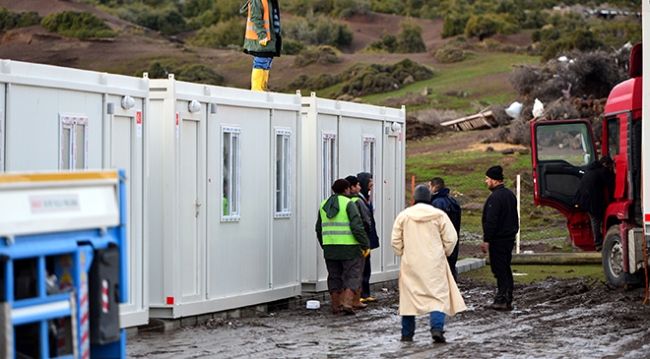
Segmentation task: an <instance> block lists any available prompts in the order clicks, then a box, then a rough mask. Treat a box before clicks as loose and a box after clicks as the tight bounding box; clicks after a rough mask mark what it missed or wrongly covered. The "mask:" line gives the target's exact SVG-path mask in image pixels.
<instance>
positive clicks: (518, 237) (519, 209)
mask: <svg viewBox="0 0 650 359" xmlns="http://www.w3.org/2000/svg"><path fill="white" fill-rule="evenodd" d="M517 221H518V225H519V230H518V231H517V236H516V237H515V238H516V239H517V252H516V253H517V254H519V245H520V243H521V175H517Z"/></svg>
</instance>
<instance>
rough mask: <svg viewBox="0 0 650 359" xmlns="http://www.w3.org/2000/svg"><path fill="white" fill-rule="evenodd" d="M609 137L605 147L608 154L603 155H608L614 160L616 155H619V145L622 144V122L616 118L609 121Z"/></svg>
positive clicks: (606, 139) (606, 138)
mask: <svg viewBox="0 0 650 359" xmlns="http://www.w3.org/2000/svg"><path fill="white" fill-rule="evenodd" d="M606 121H607V136H606V137H605V141H607V143H605V144H604V145H605V147H604V148H606V149H607V153H603V155H607V156H609V157H611V158H614V157H615V156H616V155H618V153H619V148H620V147H619V143H620V140H621V138H620V120H619V119H618V118H617V117H615V118H610V119H607V120H606Z"/></svg>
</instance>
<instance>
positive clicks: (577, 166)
mask: <svg viewBox="0 0 650 359" xmlns="http://www.w3.org/2000/svg"><path fill="white" fill-rule="evenodd" d="M530 126H531V134H532V136H531V140H532V163H533V182H534V192H535V193H534V201H535V205H538V206H549V207H553V208H555V209H557V210H558V211H560V212H561V213H562V214H563V215H564V216H565V217H567V226H568V229H569V233H570V235H571V240H572V241H573V243H574V244H575V245H577V246H580V247H583V246H593V234H592V232H591V226H590V224H589V216H588V215H587V212H585V211H582V210H580V209H578V208H576V207H575V206H574V204H573V196H574V195H575V193H576V191H577V190H578V187H579V186H580V179H581V178H582V175H583V174H584V169H585V167H586V166H587V165H588V164H589V163H591V162H593V161H594V160H596V159H597V155H598V154H597V152H596V146H595V141H594V136H593V132H592V130H591V126H590V124H589V122H587V121H584V120H571V121H547V122H531V125H530Z"/></svg>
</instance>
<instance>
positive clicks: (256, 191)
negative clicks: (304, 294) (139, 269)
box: [148, 75, 301, 318]
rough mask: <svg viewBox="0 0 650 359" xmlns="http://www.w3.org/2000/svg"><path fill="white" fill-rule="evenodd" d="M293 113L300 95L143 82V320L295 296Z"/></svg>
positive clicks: (296, 244)
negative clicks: (146, 224)
mask: <svg viewBox="0 0 650 359" xmlns="http://www.w3.org/2000/svg"><path fill="white" fill-rule="evenodd" d="M300 108H301V99H300V96H299V95H286V94H278V93H264V92H251V91H247V90H240V89H234V88H225V87H215V86H206V85H199V84H193V83H187V82H181V81H176V80H174V78H173V75H171V76H170V78H169V79H165V80H153V79H152V80H150V100H149V112H150V115H151V120H150V122H151V123H150V125H151V128H150V129H151V136H150V139H151V142H150V144H149V145H150V146H148V148H150V149H151V152H150V170H151V172H152V178H153V177H155V178H156V180H154V181H153V182H151V186H152V191H154V192H155V193H156V195H155V196H153V198H152V200H151V201H150V202H149V204H148V205H149V210H150V211H151V212H152V213H154V214H155V217H156V218H160V222H159V223H150V224H151V229H150V232H151V236H150V240H151V246H150V251H149V256H150V258H151V260H150V267H149V271H150V276H149V277H150V295H149V306H150V315H151V317H156V318H179V317H187V316H193V315H199V314H203V313H210V312H217V311H223V310H228V309H234V308H240V307H244V306H251V305H256V304H261V303H266V302H270V301H274V300H279V299H285V298H289V297H292V296H295V295H298V294H300V288H301V284H300V272H299V270H300V264H299V258H298V256H299V252H300V250H299V241H298V235H297V233H298V223H299V218H300V217H299V215H300V214H301V213H300V210H299V207H298V204H299V202H298V199H297V198H298V195H299V192H298V191H296V189H297V188H298V185H297V179H296V178H297V176H296V174H297V173H298V172H297V167H298V162H297V161H298V158H299V157H298V151H297V149H298V145H297V144H298V143H299V135H300V134H299V132H298V121H299V119H300ZM153 174H155V175H153ZM224 182H225V183H226V184H227V185H226V186H224Z"/></svg>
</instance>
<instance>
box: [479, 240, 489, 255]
mask: <svg viewBox="0 0 650 359" xmlns="http://www.w3.org/2000/svg"><path fill="white" fill-rule="evenodd" d="M488 246H489V244H488V242H483V243H481V251H483V253H487V252H488Z"/></svg>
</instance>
